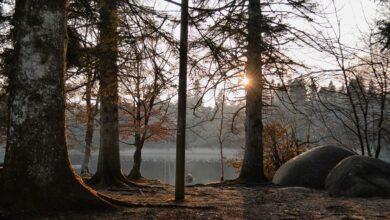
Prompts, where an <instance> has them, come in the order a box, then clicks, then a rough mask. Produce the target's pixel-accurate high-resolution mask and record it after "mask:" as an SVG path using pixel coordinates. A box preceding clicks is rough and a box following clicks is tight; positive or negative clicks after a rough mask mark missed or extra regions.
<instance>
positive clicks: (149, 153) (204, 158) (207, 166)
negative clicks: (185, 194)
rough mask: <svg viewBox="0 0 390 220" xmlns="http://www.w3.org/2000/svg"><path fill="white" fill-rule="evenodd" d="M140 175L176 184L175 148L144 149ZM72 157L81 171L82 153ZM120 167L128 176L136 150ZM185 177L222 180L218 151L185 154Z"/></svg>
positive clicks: (0, 152) (228, 171) (230, 153)
mask: <svg viewBox="0 0 390 220" xmlns="http://www.w3.org/2000/svg"><path fill="white" fill-rule="evenodd" d="M237 153H238V151H237V150H232V149H226V150H225V154H224V156H225V158H236V157H237ZM142 156H143V159H142V164H141V173H142V175H143V176H144V177H146V178H149V179H160V180H162V181H164V182H166V183H169V184H172V185H173V184H174V182H175V170H176V167H175V150H174V149H147V148H146V149H144V150H143V151H142ZM69 157H70V160H71V163H72V164H73V167H74V168H75V170H76V171H77V172H79V171H80V165H81V163H82V159H83V154H82V153H81V152H79V151H74V150H72V151H70V152H69ZM97 157H98V152H94V153H93V154H92V156H91V161H90V171H91V172H92V173H94V172H95V171H96V165H97ZM3 158H4V149H3V148H0V162H2V161H3ZM121 164H122V171H123V173H124V174H128V173H129V172H130V170H131V168H132V165H133V151H130V150H129V151H122V152H121ZM224 171H225V179H233V178H235V177H236V176H237V172H236V170H235V169H233V168H230V167H227V166H226V164H225V165H224ZM186 174H191V175H192V176H193V178H194V181H193V182H192V183H191V184H196V183H209V182H215V181H219V179H220V176H221V165H220V158H219V151H218V150H209V149H199V148H198V149H193V150H187V151H186Z"/></svg>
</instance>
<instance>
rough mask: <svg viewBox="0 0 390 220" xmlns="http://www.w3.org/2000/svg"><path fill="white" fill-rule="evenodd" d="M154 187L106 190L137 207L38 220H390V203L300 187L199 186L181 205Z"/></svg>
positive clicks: (188, 192)
mask: <svg viewBox="0 0 390 220" xmlns="http://www.w3.org/2000/svg"><path fill="white" fill-rule="evenodd" d="M150 183H151V182H149V184H150ZM152 185H153V187H151V188H142V189H139V188H129V189H126V190H123V189H109V190H104V191H100V192H101V193H104V194H106V195H109V196H111V197H114V198H116V199H119V200H122V201H128V202H130V203H131V204H132V206H133V207H125V208H120V209H119V210H118V211H115V212H112V211H111V212H88V213H74V212H72V213H62V214H60V213H58V214H55V215H53V216H50V217H40V218H38V219H77V220H78V219H104V220H106V219H114V220H117V219H202V220H203V219H390V199H383V198H333V197H330V196H329V195H328V194H327V193H326V192H325V191H319V190H312V189H307V188H300V187H288V188H283V187H276V186H266V187H244V186H240V187H237V186H224V187H221V186H218V187H215V186H193V187H187V188H186V200H185V201H184V202H181V203H176V202H174V201H173V198H174V188H173V187H172V186H168V185H163V184H160V183H158V182H156V181H155V182H153V183H152Z"/></svg>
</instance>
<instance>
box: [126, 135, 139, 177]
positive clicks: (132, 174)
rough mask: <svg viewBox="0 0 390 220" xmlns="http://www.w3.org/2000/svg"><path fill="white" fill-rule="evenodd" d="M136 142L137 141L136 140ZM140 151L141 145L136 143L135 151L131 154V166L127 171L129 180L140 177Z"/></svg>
mask: <svg viewBox="0 0 390 220" xmlns="http://www.w3.org/2000/svg"><path fill="white" fill-rule="evenodd" d="M136 142H137V141H136ZM141 151H142V145H140V144H136V146H135V152H134V156H133V168H132V169H131V171H130V173H129V176H128V177H129V179H131V180H138V179H140V178H142V175H141V161H142V157H141Z"/></svg>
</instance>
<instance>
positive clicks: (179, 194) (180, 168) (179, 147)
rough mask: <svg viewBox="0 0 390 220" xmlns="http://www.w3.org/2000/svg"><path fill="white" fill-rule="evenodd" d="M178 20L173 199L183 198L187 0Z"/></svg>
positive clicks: (183, 4) (182, 6)
mask: <svg viewBox="0 0 390 220" xmlns="http://www.w3.org/2000/svg"><path fill="white" fill-rule="evenodd" d="M181 4H182V5H181V22H180V67H179V91H178V96H179V100H178V104H177V106H178V110H177V112H178V116H177V133H176V180H175V200H178V201H180V200H184V176H185V174H184V172H185V151H186V110H187V103H186V102H187V60H188V55H187V51H188V0H182V1H181Z"/></svg>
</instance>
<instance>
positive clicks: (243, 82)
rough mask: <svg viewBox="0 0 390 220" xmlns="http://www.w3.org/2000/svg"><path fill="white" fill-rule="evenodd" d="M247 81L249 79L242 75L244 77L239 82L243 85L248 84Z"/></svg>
mask: <svg viewBox="0 0 390 220" xmlns="http://www.w3.org/2000/svg"><path fill="white" fill-rule="evenodd" d="M249 83H250V81H249V79H248V78H247V77H244V78H243V79H242V81H241V84H242V85H243V86H247V85H249Z"/></svg>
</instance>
